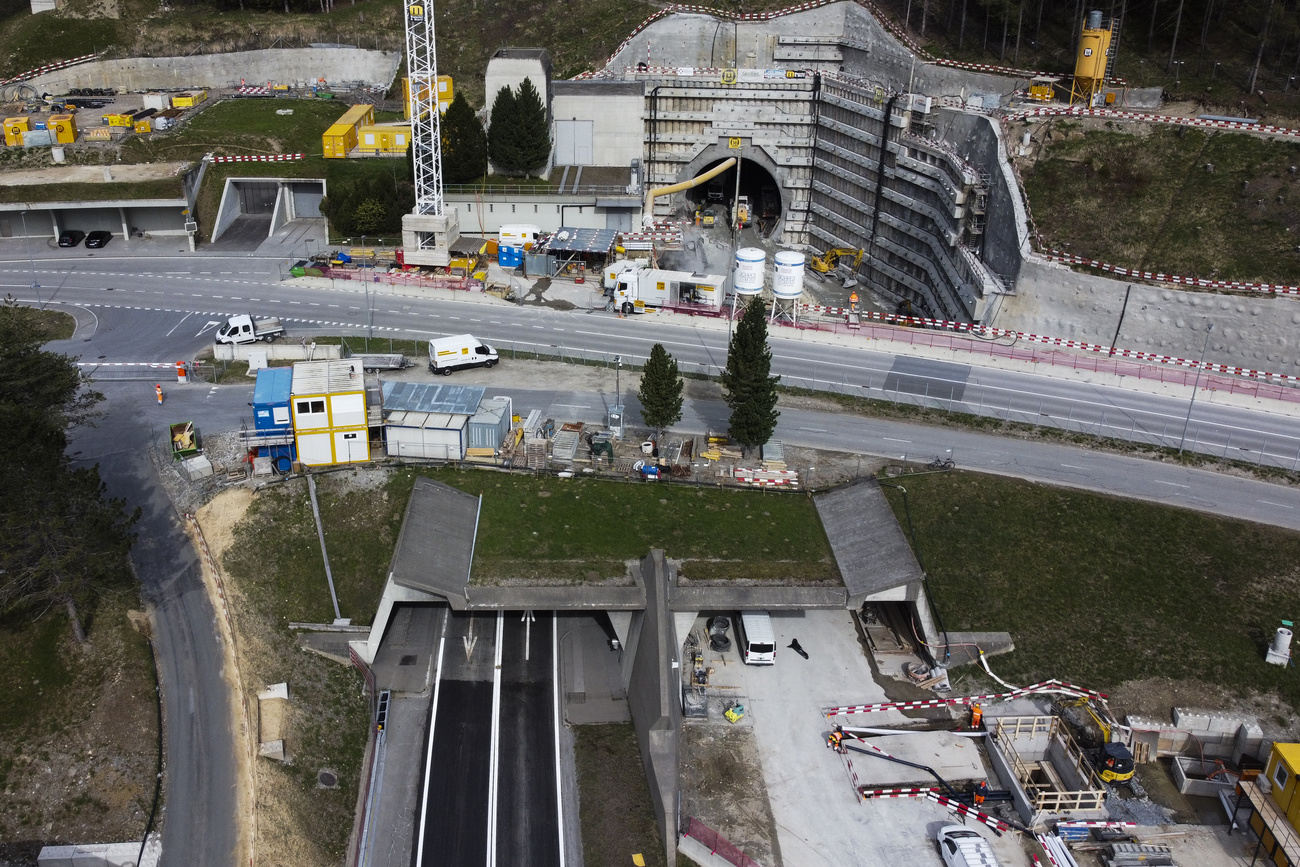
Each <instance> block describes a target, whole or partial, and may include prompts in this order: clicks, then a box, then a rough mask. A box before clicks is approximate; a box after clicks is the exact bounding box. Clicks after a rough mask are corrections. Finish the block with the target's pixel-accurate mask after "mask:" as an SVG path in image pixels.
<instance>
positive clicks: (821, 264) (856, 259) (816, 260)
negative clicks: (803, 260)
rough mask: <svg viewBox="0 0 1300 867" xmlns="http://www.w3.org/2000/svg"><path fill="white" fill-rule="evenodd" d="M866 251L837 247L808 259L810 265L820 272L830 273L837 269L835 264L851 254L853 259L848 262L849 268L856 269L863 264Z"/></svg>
mask: <svg viewBox="0 0 1300 867" xmlns="http://www.w3.org/2000/svg"><path fill="white" fill-rule="evenodd" d="M864 252H865V251H863V250H860V249H859V250H855V249H853V248H852V247H836V248H834V249H832V250H827V251H826V252H825V253H822V254H821V255H820V256H813V257H812V258H811V259H809V260H808V267H810V268H812V269H813V270H814V271H816V272H817V273H818V274H829V273H830V272H832V271H834V270H835V266H837V265H839V263H840V260H841V259H847V258H849V257H850V256H851V257H853V261H852V262H851V263H847V264H848V265H849V270H851V271H856V270H857V269H858V265H860V264H862V256H863V253H864Z"/></svg>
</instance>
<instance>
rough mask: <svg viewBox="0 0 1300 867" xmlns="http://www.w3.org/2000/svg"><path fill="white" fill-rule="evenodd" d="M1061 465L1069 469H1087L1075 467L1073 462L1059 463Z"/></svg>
mask: <svg viewBox="0 0 1300 867" xmlns="http://www.w3.org/2000/svg"><path fill="white" fill-rule="evenodd" d="M1061 466H1063V467H1067V468H1069V469H1071V470H1086V469H1088V468H1087V467H1076V466H1075V465H1074V464H1061Z"/></svg>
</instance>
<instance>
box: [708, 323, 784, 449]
mask: <svg viewBox="0 0 1300 867" xmlns="http://www.w3.org/2000/svg"><path fill="white" fill-rule="evenodd" d="M771 372H772V350H771V349H770V348H768V345H767V321H766V318H765V314H764V310H763V302H762V301H760V300H759V299H757V298H755V299H754V300H753V301H751V302H749V306H748V307H746V308H745V315H744V316H743V317H741V320H740V324H739V325H737V326H736V333H735V335H734V336H733V337H732V338H731V346H730V347H728V349H727V368H726V370H724V371H722V376H721V379H722V388H723V393H724V397H725V398H726V401H727V406H729V407H731V425H730V427H731V429H730V436H731V438H732V439H733V440H735V441H737V442H738V443H740V444H741V445H742V446H744V447H745V448H746V449H750V448H753V447H754V446H761V445H764V444H766V443H767V441H768V440H770V439H771V438H772V434H773V433H775V432H776V420H777V417H778V416H780V415H781V413H779V412H777V410H776V384H777V383H778V382H779V381H780V379H781V378H780V377H779V376H772V375H771Z"/></svg>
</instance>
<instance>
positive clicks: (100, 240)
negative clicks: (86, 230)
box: [86, 229, 113, 248]
mask: <svg viewBox="0 0 1300 867" xmlns="http://www.w3.org/2000/svg"><path fill="white" fill-rule="evenodd" d="M111 240H113V233H112V232H105V231H104V230H103V229H100V230H98V231H95V232H91V233H90V234H89V235H87V236H86V246H87V247H91V248H99V247H103V246H105V245H107V244H108V242H109V241H111Z"/></svg>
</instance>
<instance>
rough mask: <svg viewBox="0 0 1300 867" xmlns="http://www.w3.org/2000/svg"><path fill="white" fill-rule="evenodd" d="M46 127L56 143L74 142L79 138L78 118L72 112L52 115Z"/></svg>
mask: <svg viewBox="0 0 1300 867" xmlns="http://www.w3.org/2000/svg"><path fill="white" fill-rule="evenodd" d="M46 129H48V130H49V131H50V138H52V139H54V143H55V144H72V143H73V142H74V141H76V140H77V118H76V116H75V115H71V114H56V115H51V116H50V120H49V123H48V124H47V125H46Z"/></svg>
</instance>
